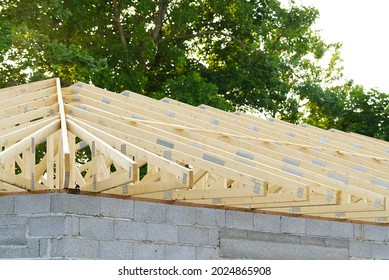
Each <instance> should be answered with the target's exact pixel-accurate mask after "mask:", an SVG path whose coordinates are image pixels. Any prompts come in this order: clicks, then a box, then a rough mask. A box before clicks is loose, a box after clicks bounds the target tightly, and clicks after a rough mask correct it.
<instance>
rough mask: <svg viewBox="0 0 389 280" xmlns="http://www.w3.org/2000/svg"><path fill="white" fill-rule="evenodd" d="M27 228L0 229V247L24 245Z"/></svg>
mask: <svg viewBox="0 0 389 280" xmlns="http://www.w3.org/2000/svg"><path fill="white" fill-rule="evenodd" d="M26 244H27V227H26V226H25V225H24V226H23V225H15V226H2V227H0V246H4V245H5V246H9V245H26Z"/></svg>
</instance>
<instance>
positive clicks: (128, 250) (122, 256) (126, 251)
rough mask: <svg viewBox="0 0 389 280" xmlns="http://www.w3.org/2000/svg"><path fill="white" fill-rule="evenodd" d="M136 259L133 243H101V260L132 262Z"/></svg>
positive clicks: (104, 241) (108, 241) (106, 241)
mask: <svg viewBox="0 0 389 280" xmlns="http://www.w3.org/2000/svg"><path fill="white" fill-rule="evenodd" d="M133 258H134V243H133V242H132V241H127V242H125V241H115V240H103V241H100V259H103V260H132V259H133Z"/></svg>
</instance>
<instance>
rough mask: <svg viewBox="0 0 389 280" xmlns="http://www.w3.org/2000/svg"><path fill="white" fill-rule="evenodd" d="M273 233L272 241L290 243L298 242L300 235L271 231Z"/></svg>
mask: <svg viewBox="0 0 389 280" xmlns="http://www.w3.org/2000/svg"><path fill="white" fill-rule="evenodd" d="M273 234H274V242H277V243H291V244H298V243H300V236H296V235H292V234H285V233H273Z"/></svg>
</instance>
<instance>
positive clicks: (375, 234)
mask: <svg viewBox="0 0 389 280" xmlns="http://www.w3.org/2000/svg"><path fill="white" fill-rule="evenodd" d="M386 232H387V227H383V226H374V225H363V239H364V240H371V241H378V242H383V241H385V240H386Z"/></svg>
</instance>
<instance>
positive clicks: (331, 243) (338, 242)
mask: <svg viewBox="0 0 389 280" xmlns="http://www.w3.org/2000/svg"><path fill="white" fill-rule="evenodd" d="M349 244H350V242H349V240H348V239H336V238H325V246H326V247H334V248H346V249H348V248H349Z"/></svg>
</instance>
